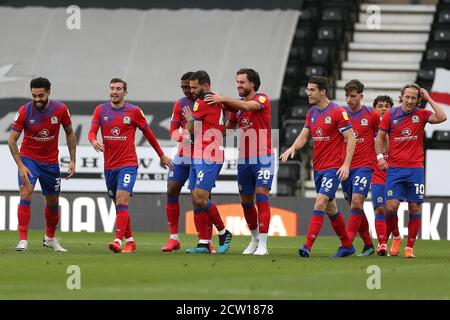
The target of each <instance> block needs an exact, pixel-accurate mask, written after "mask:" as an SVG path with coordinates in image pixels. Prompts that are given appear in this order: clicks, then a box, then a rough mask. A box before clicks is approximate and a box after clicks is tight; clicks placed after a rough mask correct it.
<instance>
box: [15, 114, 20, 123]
mask: <svg viewBox="0 0 450 320" xmlns="http://www.w3.org/2000/svg"><path fill="white" fill-rule="evenodd" d="M19 117H20V112H17V113H16V115H15V116H14V122H16V121H17V120H19Z"/></svg>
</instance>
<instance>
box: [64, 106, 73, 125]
mask: <svg viewBox="0 0 450 320" xmlns="http://www.w3.org/2000/svg"><path fill="white" fill-rule="evenodd" d="M61 124H62V125H63V127H67V126H68V125H71V124H72V120H71V119H70V112H69V108H68V107H67V106H66V105H65V104H64V105H63V112H62V115H61Z"/></svg>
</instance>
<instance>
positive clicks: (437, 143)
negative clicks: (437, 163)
mask: <svg viewBox="0 0 450 320" xmlns="http://www.w3.org/2000/svg"><path fill="white" fill-rule="evenodd" d="M431 140H432V143H431V144H432V147H433V149H449V148H450V131H448V130H447V131H445V130H436V131H434V132H433V136H432V138H431Z"/></svg>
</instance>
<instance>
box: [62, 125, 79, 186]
mask: <svg viewBox="0 0 450 320" xmlns="http://www.w3.org/2000/svg"><path fill="white" fill-rule="evenodd" d="M64 131H65V132H66V141H67V147H68V148H69V154H70V164H69V170H68V171H67V177H66V180H67V179H70V177H72V176H73V175H74V173H75V162H76V150H77V141H76V140H77V139H76V137H75V132H73V128H72V125H68V126H66V127H64Z"/></svg>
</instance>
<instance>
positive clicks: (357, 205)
mask: <svg viewBox="0 0 450 320" xmlns="http://www.w3.org/2000/svg"><path fill="white" fill-rule="evenodd" d="M363 207H364V202H363V201H362V200H360V199H352V202H351V209H352V210H363Z"/></svg>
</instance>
